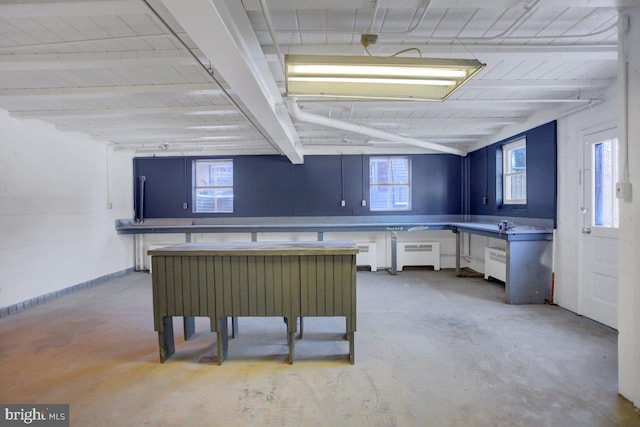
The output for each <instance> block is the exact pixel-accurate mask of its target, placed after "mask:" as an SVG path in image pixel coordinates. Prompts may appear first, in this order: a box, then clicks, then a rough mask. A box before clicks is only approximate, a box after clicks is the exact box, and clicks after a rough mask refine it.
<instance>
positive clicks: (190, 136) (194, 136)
mask: <svg viewBox="0 0 640 427" xmlns="http://www.w3.org/2000/svg"><path fill="white" fill-rule="evenodd" d="M76 132H82V131H81V130H78V131H76ZM91 134H92V135H93V136H95V137H96V138H98V139H106V140H108V141H113V142H149V141H158V142H163V141H185V140H188V141H227V140H229V141H232V140H242V139H245V138H256V137H257V136H259V134H258V133H257V132H256V131H255V130H250V131H246V130H237V131H224V132H222V133H215V132H183V131H177V132H162V133H158V134H153V133H142V134H131V133H122V132H118V133H111V132H108V131H105V132H104V133H101V132H92V133H91Z"/></svg>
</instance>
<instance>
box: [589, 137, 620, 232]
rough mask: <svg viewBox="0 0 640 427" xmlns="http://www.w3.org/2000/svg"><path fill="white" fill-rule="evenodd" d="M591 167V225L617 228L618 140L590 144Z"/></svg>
mask: <svg viewBox="0 0 640 427" xmlns="http://www.w3.org/2000/svg"><path fill="white" fill-rule="evenodd" d="M592 150H593V152H592V156H591V158H592V159H593V165H591V166H592V169H591V170H592V171H593V183H592V184H593V186H592V188H593V190H592V191H593V196H592V203H593V206H592V210H591V211H592V212H593V225H594V226H596V227H608V228H618V199H617V198H616V189H615V186H616V182H617V181H618V139H617V138H613V139H607V140H604V141H601V142H598V143H595V144H592Z"/></svg>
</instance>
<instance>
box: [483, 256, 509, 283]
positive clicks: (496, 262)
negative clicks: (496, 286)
mask: <svg viewBox="0 0 640 427" xmlns="http://www.w3.org/2000/svg"><path fill="white" fill-rule="evenodd" d="M489 277H493V278H494V279H498V280H502V281H503V282H506V281H507V253H506V252H505V251H504V249H498V248H484V278H485V280H489Z"/></svg>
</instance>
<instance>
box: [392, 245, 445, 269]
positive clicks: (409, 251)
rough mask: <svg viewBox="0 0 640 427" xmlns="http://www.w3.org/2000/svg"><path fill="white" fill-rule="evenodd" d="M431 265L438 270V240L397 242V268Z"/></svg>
mask: <svg viewBox="0 0 640 427" xmlns="http://www.w3.org/2000/svg"><path fill="white" fill-rule="evenodd" d="M425 265H432V266H433V269H434V270H440V242H398V254H397V268H398V270H402V269H403V268H404V267H406V266H425Z"/></svg>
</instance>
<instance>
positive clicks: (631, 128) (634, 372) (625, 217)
mask: <svg viewBox="0 0 640 427" xmlns="http://www.w3.org/2000/svg"><path fill="white" fill-rule="evenodd" d="M621 17H622V20H621V22H623V24H622V25H621V26H620V32H619V40H620V48H619V52H620V55H619V61H618V62H619V65H618V67H619V70H620V72H619V75H621V76H623V75H624V74H625V69H626V70H628V72H627V79H626V82H625V79H620V83H619V91H620V93H625V92H626V94H627V96H621V97H620V100H619V109H618V111H619V112H620V113H619V115H618V124H619V133H621V134H622V136H623V138H622V141H621V142H622V145H623V147H624V146H625V145H628V148H629V149H628V158H629V178H630V179H629V180H630V182H631V186H632V196H631V198H630V199H627V200H624V201H623V202H622V203H620V244H619V252H618V256H619V275H618V284H619V292H618V299H619V301H620V304H619V307H618V330H619V335H618V372H619V375H618V383H619V390H620V393H621V394H622V395H623V396H625V397H626V398H628V399H629V400H631V401H632V402H633V403H634V404H635V405H636V406H640V278H639V277H638V273H640V271H638V261H639V259H638V258H639V256H638V253H639V251H638V244H639V243H640V227H638V219H639V218H640V45H639V44H638V40H640V7H633V8H628V9H625V10H623V11H622V12H621ZM625 17H628V21H627V19H625ZM624 22H628V23H629V25H628V30H627V29H626V26H625V25H624ZM625 62H628V66H626V67H625ZM625 117H628V123H626V121H625ZM625 139H626V143H627V144H625ZM634 217H635V222H634Z"/></svg>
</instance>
